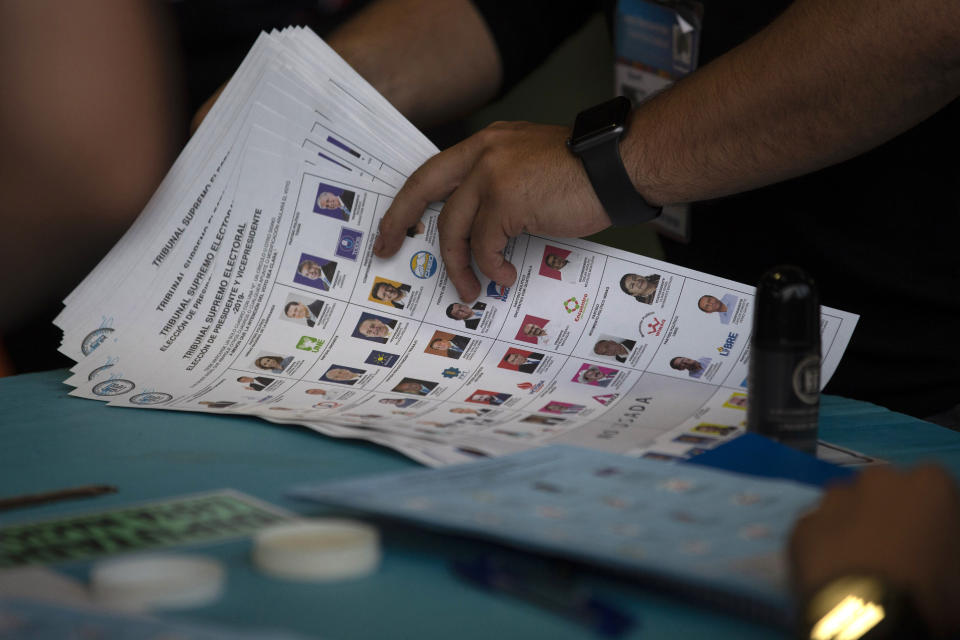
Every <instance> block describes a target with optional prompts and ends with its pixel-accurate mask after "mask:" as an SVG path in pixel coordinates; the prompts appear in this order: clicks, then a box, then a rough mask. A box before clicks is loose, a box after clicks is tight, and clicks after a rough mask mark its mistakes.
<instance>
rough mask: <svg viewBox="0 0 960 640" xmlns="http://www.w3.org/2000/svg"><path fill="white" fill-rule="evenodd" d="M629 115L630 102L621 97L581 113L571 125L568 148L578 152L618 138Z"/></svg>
mask: <svg viewBox="0 0 960 640" xmlns="http://www.w3.org/2000/svg"><path fill="white" fill-rule="evenodd" d="M629 114H630V101H629V100H628V99H627V98H624V97H623V96H618V97H616V98H614V99H613V100H608V101H607V102H604V103H602V104H598V105H597V106H595V107H591V108H589V109H586V110H584V111H581V112H580V114H579V115H578V116H577V120H576V122H574V124H573V134H572V135H571V136H570V148H571V149H573V150H574V151H579V150H581V149H584V148H588V147H590V146H593V145H594V144H597V143H600V142H605V141H607V140H609V139H611V138H619V137H620V135H621V134H622V133H623V131H624V128H625V125H626V123H627V116H628V115H629Z"/></svg>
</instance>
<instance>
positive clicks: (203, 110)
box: [190, 82, 227, 135]
mask: <svg viewBox="0 0 960 640" xmlns="http://www.w3.org/2000/svg"><path fill="white" fill-rule="evenodd" d="M226 86H227V83H226V82H224V83H223V84H222V85H220V86H219V87H218V88H217V90H216V91H214V93H213V95H212V96H210V97H209V98H207V101H206V102H204V103H203V104H202V105H200V108H199V109H197V112H196V113H195V114H193V119H192V120H191V121H190V135H193V134H194V133H196V131H197V129H199V128H200V124H201V123H202V122H203V119H204V118H206V117H207V113H209V112H210V109H211V108H212V107H213V103H214V102H216V101H217V98H219V97H220V94H221V93H223V90H224V89H225V88H226Z"/></svg>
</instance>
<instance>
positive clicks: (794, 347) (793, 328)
mask: <svg viewBox="0 0 960 640" xmlns="http://www.w3.org/2000/svg"><path fill="white" fill-rule="evenodd" d="M747 390H748V394H749V399H748V401H747V430H748V431H752V432H754V433H759V434H760V435H763V436H767V437H768V438H772V439H773V440H776V441H777V442H780V443H781V444H784V445H787V446H789V447H793V448H794V449H798V450H800V451H803V452H805V453H809V454H810V455H815V454H816V451H817V420H818V418H819V413H820V301H819V296H818V295H817V288H816V285H815V284H814V282H813V279H812V278H810V276H808V275H807V274H806V273H805V272H804V271H803V270H802V269H800V268H798V267H793V266H786V265H785V266H779V267H775V268H773V269H771V270H770V271H767V272H766V273H765V274H763V276H762V277H761V278H760V283H759V284H758V285H757V294H756V298H755V299H754V307H753V334H752V337H751V339H750V371H749V373H748V374H747Z"/></svg>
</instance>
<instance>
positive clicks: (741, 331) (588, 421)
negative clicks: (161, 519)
mask: <svg viewBox="0 0 960 640" xmlns="http://www.w3.org/2000/svg"><path fill="white" fill-rule="evenodd" d="M436 152H437V149H436V147H434V146H433V145H432V144H431V143H430V141H429V140H428V139H427V138H426V137H425V136H424V135H423V134H422V133H420V132H419V131H418V130H417V129H416V128H415V127H414V126H413V125H411V124H410V123H409V122H407V121H406V120H405V119H404V118H403V116H402V115H401V114H400V113H399V112H397V111H396V110H395V109H394V108H393V107H392V106H391V105H390V104H389V103H388V102H387V101H386V100H385V99H384V98H383V97H382V96H381V95H379V94H378V93H377V91H376V90H375V89H373V87H371V86H370V85H369V84H367V83H366V82H365V81H364V80H363V78H361V77H360V76H359V75H357V74H356V72H354V71H353V70H352V69H351V68H350V67H349V66H348V65H347V64H346V63H345V62H344V61H343V60H342V59H340V58H339V56H337V54H336V53H335V52H334V51H333V50H331V49H330V48H329V47H328V46H327V45H326V44H325V43H324V42H323V41H322V40H321V39H320V38H318V37H317V36H316V35H315V34H314V33H312V32H311V31H309V30H308V29H302V28H288V29H285V30H283V31H280V32H274V33H271V34H262V35H261V36H260V38H259V39H258V40H257V42H256V44H255V45H254V46H253V48H252V50H251V51H250V53H249V55H248V56H247V57H246V59H245V60H244V61H243V63H242V64H241V66H240V68H239V69H238V70H237V72H236V74H235V75H234V76H233V78H232V79H231V81H230V82H229V84H228V85H227V86H226V88H225V90H224V91H223V93H222V95H221V96H220V98H219V100H218V101H217V102H216V104H215V105H214V107H213V109H212V110H211V111H210V113H209V115H208V116H207V118H206V120H205V121H204V122H203V125H202V126H201V127H200V129H199V130H198V131H197V133H196V134H195V135H194V137H193V138H192V139H191V140H190V142H189V144H188V145H187V146H186V147H185V149H184V150H183V152H182V153H181V154H180V157H179V158H178V159H177V161H176V163H175V164H174V165H173V167H172V168H171V169H170V172H169V173H168V175H167V176H166V178H165V179H164V180H163V182H162V184H161V185H160V187H159V188H158V189H157V192H156V193H155V194H154V196H153V198H152V199H151V200H150V202H149V203H148V204H147V206H146V208H145V209H144V210H143V212H142V214H141V215H140V216H139V218H138V219H137V220H136V222H135V223H134V224H133V226H132V227H131V228H130V230H129V231H128V232H127V233H126V235H124V237H123V238H122V239H121V240H120V242H119V243H117V245H116V246H115V247H114V248H113V249H112V250H111V251H110V253H109V254H108V255H107V256H106V257H105V258H104V259H103V260H102V261H101V262H100V264H99V265H97V267H96V268H95V269H94V270H93V271H92V272H91V273H90V274H89V275H88V276H87V277H86V278H85V279H84V280H83V282H82V283H81V284H80V285H79V286H78V287H77V288H76V289H75V290H74V291H73V292H72V293H71V294H70V295H69V296H68V297H67V299H66V300H65V301H64V303H65V305H66V306H65V309H64V310H63V312H62V313H61V314H60V315H59V316H58V317H57V318H56V320H55V322H56V324H57V326H58V327H60V328H61V329H62V331H63V342H62V345H61V351H62V352H63V353H65V354H67V355H68V356H70V357H71V358H73V359H74V360H75V361H76V363H77V364H76V366H74V367H73V369H72V370H71V374H72V375H71V376H70V377H69V379H68V380H67V382H68V383H69V384H70V385H71V386H73V387H74V389H73V391H72V392H71V393H72V395H75V396H78V397H83V398H91V399H97V400H102V401H105V402H107V403H109V404H111V405H118V406H124V407H141V408H146V409H166V410H176V411H201V412H208V413H221V414H244V415H255V416H259V417H261V418H264V419H267V420H270V421H272V422H277V423H289V424H299V425H305V426H307V427H309V428H311V429H314V430H316V431H317V432H319V433H322V434H326V435H329V436H334V437H347V438H362V439H365V440H369V441H372V442H376V443H379V444H382V445H384V446H387V447H391V448H393V449H396V450H397V451H400V452H402V453H403V454H405V455H407V456H409V457H411V458H413V459H415V460H417V461H419V462H421V463H423V464H426V465H429V466H444V465H448V464H453V463H457V462H462V461H466V460H471V459H474V458H475V457H477V456H498V455H502V454H505V453H511V452H515V451H520V450H525V449H531V448H536V447H540V446H543V445H546V444H568V445H575V446H582V447H588V448H594V449H600V450H605V451H610V452H617V453H624V454H627V455H632V456H637V457H640V456H643V457H650V458H659V459H667V460H673V459H684V458H687V457H690V456H692V455H696V454H697V453H700V452H702V451H704V450H707V449H710V448H713V447H715V446H717V445H718V444H720V443H722V442H724V441H726V440H729V439H730V438H731V437H733V436H735V435H738V434H739V433H741V432H742V431H743V428H744V422H745V418H746V411H745V407H746V400H747V397H746V392H747V390H746V379H747V364H748V360H749V342H750V324H751V316H752V313H753V287H750V286H746V285H743V284H738V283H736V282H732V281H729V280H725V279H722V278H716V277H712V276H709V275H706V274H703V273H698V272H695V271H692V270H689V269H684V268H681V267H677V266H674V265H671V264H667V263H664V262H660V261H657V260H653V259H650V258H646V257H643V256H639V255H633V254H630V253H628V252H624V251H620V250H615V249H611V248H609V247H604V246H601V245H597V244H594V243H591V242H587V241H583V240H569V239H563V240H561V239H553V238H546V237H539V236H533V235H521V236H519V237H517V238H514V239H512V240H511V241H510V243H509V244H508V246H507V248H506V250H505V256H506V258H507V259H509V260H510V261H511V262H513V264H514V265H516V267H517V272H518V274H519V277H518V279H517V281H516V282H515V283H514V284H512V285H511V286H509V287H508V286H503V285H502V284H498V283H496V282H491V281H489V280H487V279H483V278H481V284H482V293H481V295H480V298H479V299H478V300H476V301H472V302H470V303H467V304H465V303H463V302H462V301H460V300H459V299H458V297H457V294H456V291H455V290H454V288H453V287H452V285H451V284H450V282H449V281H448V279H447V274H446V271H445V269H444V265H443V264H442V261H441V259H440V253H439V251H438V247H439V245H438V232H437V217H438V215H439V211H440V206H441V205H440V204H439V203H438V204H436V205H433V206H431V207H430V208H428V209H427V210H426V211H425V212H424V214H423V217H422V219H421V221H420V223H418V224H417V225H415V226H414V227H412V228H411V229H410V230H409V232H408V234H407V235H408V238H407V239H406V241H405V242H404V245H403V247H402V248H401V250H400V251H399V252H398V253H397V254H396V255H395V256H393V257H392V258H390V259H388V260H383V259H379V258H376V257H375V256H373V253H372V247H373V241H374V239H375V237H376V234H377V228H378V223H379V221H380V218H381V217H382V216H383V214H384V212H385V211H386V210H387V208H388V207H389V206H390V203H391V201H392V198H393V196H394V195H395V194H396V193H397V190H398V189H399V188H400V187H401V186H402V184H403V183H404V180H405V179H406V177H407V176H409V175H410V174H411V173H412V172H413V171H414V170H415V169H416V168H417V167H418V166H419V165H420V164H421V163H423V161H424V160H426V159H427V158H429V157H430V156H431V155H433V154H435V153H436ZM626 281H629V282H630V283H631V287H630V288H631V289H632V290H634V291H636V288H635V287H636V285H637V284H638V283H640V284H642V285H643V286H642V290H643V292H644V294H643V295H633V294H631V293H628V292H627V287H626V286H625V284H624V283H625V282H626ZM704 309H706V310H704ZM856 320H857V318H856V316H854V315H851V314H848V313H844V312H841V311H837V310H835V309H829V308H824V309H823V310H822V323H821V324H822V337H823V345H824V348H823V373H822V380H823V383H824V384H825V383H826V381H827V380H829V378H830V375H831V374H832V373H833V371H834V370H835V369H836V366H837V364H838V363H839V360H840V357H841V355H842V353H843V350H844V349H845V348H846V345H847V343H848V341H849V339H850V335H851V333H852V331H853V328H854V326H855V324H856Z"/></svg>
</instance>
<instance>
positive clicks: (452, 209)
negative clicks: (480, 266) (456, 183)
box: [437, 175, 480, 302]
mask: <svg viewBox="0 0 960 640" xmlns="http://www.w3.org/2000/svg"><path fill="white" fill-rule="evenodd" d="M476 182H477V178H476V176H475V175H474V176H471V177H470V178H467V180H466V181H465V182H464V183H463V184H461V185H460V187H459V188H458V189H457V190H456V191H454V192H453V195H451V196H450V198H449V199H448V200H447V202H446V204H444V205H443V210H442V211H441V212H440V218H439V219H438V220H437V230H438V231H439V233H440V255H441V256H442V257H443V264H444V265H445V266H446V269H447V277H448V278H450V282H451V283H452V284H453V286H454V288H456V290H457V294H458V295H459V296H460V299H461V300H463V301H464V302H473V301H474V300H475V299H476V297H477V296H478V295H480V281H479V280H477V276H476V274H474V272H473V269H472V268H471V267H470V242H471V239H470V233H471V229H472V228H473V223H474V220H475V219H476V215H477V211H478V209H479V208H480V192H479V189H478V186H477V184H476Z"/></svg>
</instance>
